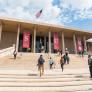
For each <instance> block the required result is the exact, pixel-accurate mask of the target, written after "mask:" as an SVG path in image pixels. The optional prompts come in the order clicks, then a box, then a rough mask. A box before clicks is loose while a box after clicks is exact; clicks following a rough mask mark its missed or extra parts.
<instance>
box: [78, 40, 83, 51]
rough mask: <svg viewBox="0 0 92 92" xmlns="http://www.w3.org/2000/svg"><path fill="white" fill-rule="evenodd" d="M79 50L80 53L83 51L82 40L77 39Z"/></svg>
mask: <svg viewBox="0 0 92 92" xmlns="http://www.w3.org/2000/svg"><path fill="white" fill-rule="evenodd" d="M77 50H78V51H82V50H83V46H82V41H81V38H77Z"/></svg>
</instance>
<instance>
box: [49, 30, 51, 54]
mask: <svg viewBox="0 0 92 92" xmlns="http://www.w3.org/2000/svg"><path fill="white" fill-rule="evenodd" d="M49 53H51V31H49Z"/></svg>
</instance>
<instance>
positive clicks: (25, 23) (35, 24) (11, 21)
mask: <svg viewBox="0 0 92 92" xmlns="http://www.w3.org/2000/svg"><path fill="white" fill-rule="evenodd" d="M0 21H1V22H2V24H5V25H12V26H16V27H17V26H18V25H21V27H22V28H27V29H34V28H37V29H38V30H39V29H40V30H42V31H43V32H44V31H46V30H51V31H53V32H55V31H57V32H62V31H63V32H66V33H67V32H68V33H76V34H84V35H85V34H86V35H90V36H92V32H91V31H85V30H80V29H74V28H69V27H65V26H62V25H53V24H47V23H41V22H34V21H24V20H20V19H12V18H0ZM43 29H44V30H43Z"/></svg>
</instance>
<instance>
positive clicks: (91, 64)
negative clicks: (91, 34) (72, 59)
mask: <svg viewBox="0 0 92 92" xmlns="http://www.w3.org/2000/svg"><path fill="white" fill-rule="evenodd" d="M88 65H89V72H90V78H92V56H91V55H88Z"/></svg>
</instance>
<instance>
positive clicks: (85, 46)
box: [83, 36, 87, 50]
mask: <svg viewBox="0 0 92 92" xmlns="http://www.w3.org/2000/svg"><path fill="white" fill-rule="evenodd" d="M83 40H84V49H86V50H87V44H86V36H84V37H83Z"/></svg>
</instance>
